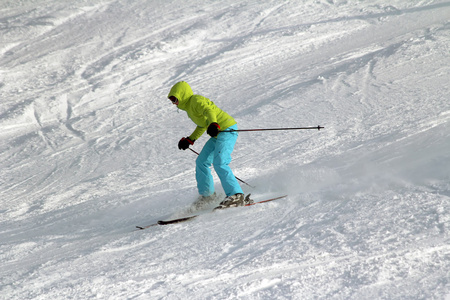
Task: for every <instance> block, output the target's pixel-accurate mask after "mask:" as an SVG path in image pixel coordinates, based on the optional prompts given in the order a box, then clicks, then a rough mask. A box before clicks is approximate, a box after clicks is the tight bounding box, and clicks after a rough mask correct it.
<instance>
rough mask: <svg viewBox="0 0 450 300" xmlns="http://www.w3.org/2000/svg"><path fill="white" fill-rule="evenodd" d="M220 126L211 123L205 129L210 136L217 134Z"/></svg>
mask: <svg viewBox="0 0 450 300" xmlns="http://www.w3.org/2000/svg"><path fill="white" fill-rule="evenodd" d="M219 129H220V126H219V124H217V123H211V124H209V126H208V130H207V131H206V132H207V133H208V134H209V135H210V136H212V137H215V136H217V135H218V134H219Z"/></svg>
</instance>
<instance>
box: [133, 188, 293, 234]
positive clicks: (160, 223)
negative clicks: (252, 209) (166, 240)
mask: <svg viewBox="0 0 450 300" xmlns="http://www.w3.org/2000/svg"><path fill="white" fill-rule="evenodd" d="M287 196H288V195H283V196H279V197H274V198H270V199H266V200H261V201H257V202H253V203H249V204H245V205H244V206H252V205H256V204H261V203H266V202H270V201H274V200H278V199H282V198H286V197H287ZM244 206H242V207H244ZM213 211H214V210H212V211H211V212H213ZM198 216H199V215H193V216H189V217H183V218H178V219H172V220H167V221H163V220H161V221H158V222H156V223H153V224H150V225H147V226H136V228H137V229H138V230H144V229H147V228H150V227H153V226H158V225H170V224H177V223H182V222H186V221H189V220H192V219H195V218H197V217H198Z"/></svg>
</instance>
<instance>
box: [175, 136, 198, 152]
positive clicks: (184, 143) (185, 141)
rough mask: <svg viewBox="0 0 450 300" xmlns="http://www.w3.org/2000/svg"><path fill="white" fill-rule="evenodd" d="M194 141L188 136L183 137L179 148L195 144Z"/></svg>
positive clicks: (182, 148) (183, 148)
mask: <svg viewBox="0 0 450 300" xmlns="http://www.w3.org/2000/svg"><path fill="white" fill-rule="evenodd" d="M194 141H195V140H194ZM194 141H193V140H191V139H190V138H188V137H186V138H185V137H184V138H181V140H180V141H179V142H178V149H180V150H186V149H187V148H189V146H190V145H194Z"/></svg>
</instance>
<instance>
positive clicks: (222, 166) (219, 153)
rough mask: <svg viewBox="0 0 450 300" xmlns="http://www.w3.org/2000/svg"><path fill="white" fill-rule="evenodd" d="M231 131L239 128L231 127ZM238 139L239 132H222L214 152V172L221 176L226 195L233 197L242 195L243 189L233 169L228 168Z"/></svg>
mask: <svg viewBox="0 0 450 300" xmlns="http://www.w3.org/2000/svg"><path fill="white" fill-rule="evenodd" d="M229 129H235V130H236V129H237V126H236V125H234V126H231V127H230V128H229ZM237 137H238V133H237V132H222V133H219V135H218V136H217V141H216V147H215V150H214V159H213V165H214V170H215V171H216V173H217V175H218V176H219V179H220V182H221V184H222V187H223V190H224V191H225V194H226V195H227V197H228V196H232V195H234V194H242V193H243V192H242V188H241V186H240V185H239V182H238V181H237V179H236V177H235V176H234V174H233V172H232V171H231V168H230V167H229V166H228V165H229V164H230V162H231V153H232V152H233V150H234V145H235V144H236V140H237Z"/></svg>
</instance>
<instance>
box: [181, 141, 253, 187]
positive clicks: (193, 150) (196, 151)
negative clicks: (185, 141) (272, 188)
mask: <svg viewBox="0 0 450 300" xmlns="http://www.w3.org/2000/svg"><path fill="white" fill-rule="evenodd" d="M188 149H189V150H191V151H192V152H194V153H195V154H197V155H200V153H198V152H197V151H195V150H194V149H191V148H188ZM234 177H236V179H237V180H239V181H240V182H242V183H243V184H246V185H248V186H249V187H251V188H253V189H254V188H255V187H254V186H251V185H250V184H248V183H247V182H245V181H244V180H242V179H240V178H238V177H237V176H234Z"/></svg>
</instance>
